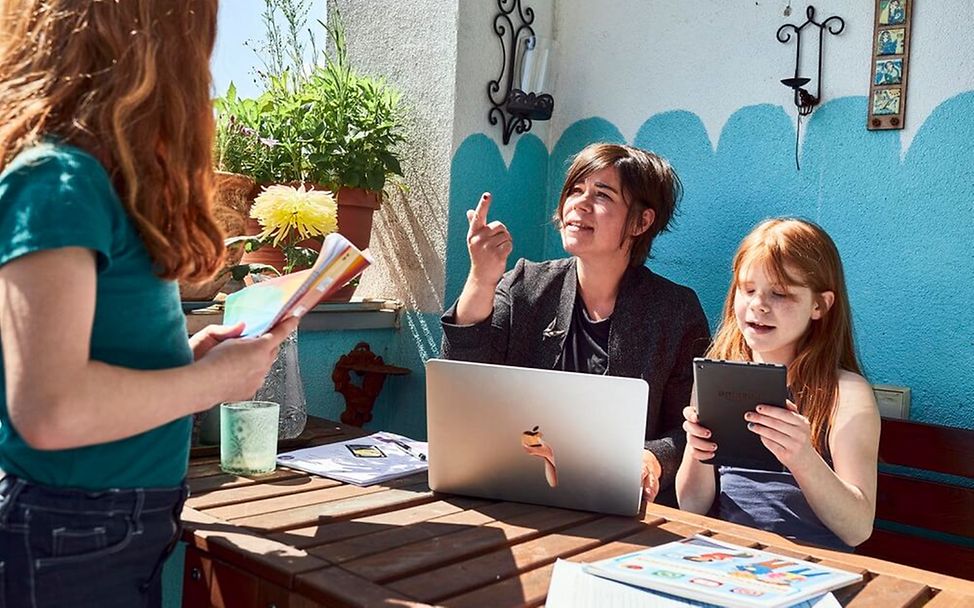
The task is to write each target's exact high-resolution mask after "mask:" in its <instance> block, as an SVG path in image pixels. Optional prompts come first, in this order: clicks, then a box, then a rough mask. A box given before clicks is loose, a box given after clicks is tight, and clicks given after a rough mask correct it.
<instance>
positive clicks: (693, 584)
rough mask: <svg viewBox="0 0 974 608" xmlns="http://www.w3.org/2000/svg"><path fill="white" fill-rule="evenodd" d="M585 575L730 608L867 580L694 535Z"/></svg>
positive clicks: (788, 601) (783, 602)
mask: <svg viewBox="0 0 974 608" xmlns="http://www.w3.org/2000/svg"><path fill="white" fill-rule="evenodd" d="M585 571H586V572H588V573H590V574H594V575H596V576H601V577H603V578H608V579H612V580H616V581H619V582H623V583H628V584H630V585H635V586H637V587H643V588H645V589H652V590H655V591H660V592H662V593H668V594H670V595H675V596H678V597H685V598H690V599H694V600H699V601H702V602H707V603H711V604H717V605H719V606H728V607H730V608H783V607H785V606H794V605H795V604H798V603H800V602H802V601H804V600H807V599H809V598H813V597H816V596H819V595H822V594H823V593H825V592H827V591H830V590H832V589H836V588H838V587H843V586H845V585H849V584H851V583H855V582H859V581H861V580H862V576H861V575H859V574H856V573H853V572H845V571H842V570H836V569H835V568H828V567H826V566H822V565H820V564H816V563H812V562H809V561H804V560H800V559H795V558H790V557H782V556H780V555H775V554H774V553H769V552H767V551H759V550H757V549H749V548H746V547H739V546H737V545H732V544H730V543H723V542H719V541H716V540H714V539H711V538H707V537H705V536H694V537H692V538H687V539H684V540H681V541H675V542H671V543H667V544H665V545H660V546H658V547H652V548H649V549H644V550H641V551H636V552H633V553H627V554H626V555H620V556H618V557H614V558H611V559H607V560H603V561H600V562H595V563H593V564H588V565H587V566H586V567H585Z"/></svg>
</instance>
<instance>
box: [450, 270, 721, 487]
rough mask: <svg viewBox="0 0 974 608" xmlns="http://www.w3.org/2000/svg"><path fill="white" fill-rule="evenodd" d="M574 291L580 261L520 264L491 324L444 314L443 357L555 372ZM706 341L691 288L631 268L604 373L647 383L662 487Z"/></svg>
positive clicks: (679, 452)
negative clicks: (695, 362)
mask: <svg viewBox="0 0 974 608" xmlns="http://www.w3.org/2000/svg"><path fill="white" fill-rule="evenodd" d="M577 286H578V277H577V274H576V269H575V258H567V259H561V260H552V261H547V262H541V263H535V262H528V261H526V260H524V259H520V260H518V262H517V264H516V265H515V266H514V269H513V270H511V271H509V272H507V273H506V274H505V275H504V277H503V278H502V279H501V281H500V283H499V284H498V285H497V290H496V291H495V293H494V312H493V314H492V316H491V318H490V319H485V320H484V321H482V322H480V323H476V324H474V325H457V324H456V323H455V319H456V304H454V305H453V306H452V307H450V309H449V310H447V311H446V312H445V313H444V314H443V317H442V323H443V351H442V356H443V357H444V358H446V359H459V360H463V361H478V362H481V363H501V364H506V365H515V366H519V367H534V368H541V369H554V367H555V362H556V361H557V359H558V356H559V355H560V354H561V352H562V349H563V347H564V340H565V336H566V335H567V333H568V327H569V324H570V323H571V318H572V310H573V308H574V305H575V292H576V289H577ZM709 343H710V331H709V328H708V325H707V318H706V316H704V313H703V308H702V307H701V306H700V301H699V300H698V299H697V294H696V293H694V291H693V290H692V289H690V288H688V287H684V286H682V285H677V284H676V283H674V282H672V281H669V280H667V279H664V278H663V277H661V276H659V275H657V274H655V273H653V272H652V271H650V270H649V269H648V268H646V267H645V266H638V267H635V266H631V267H629V269H628V270H626V273H625V274H624V275H623V277H622V282H621V284H620V286H619V295H618V297H617V299H616V305H615V310H614V311H613V313H612V325H611V327H610V331H609V367H608V370H607V371H606V373H607V374H609V375H611V376H627V377H631V378H642V379H643V380H645V381H646V382H647V383H648V384H649V404H648V411H647V417H646V440H647V441H646V449H648V450H650V451H651V452H653V453H654V454H655V455H656V457H657V458H659V461H660V464H661V465H662V467H663V475H662V477H661V479H660V482H661V484H660V485H661V488H668V487H669V486H670V485H671V484H672V483H673V480H674V478H675V477H676V470H677V468H678V467H679V466H680V460H681V458H682V456H683V448H684V446H685V444H686V434H685V433H684V431H683V429H682V425H683V408H684V407H686V406H687V405H688V404H689V403H690V391H691V389H692V387H693V369H692V360H693V358H694V357H698V356H700V355H701V354H702V353H703V352H704V350H706V348H707V345H708V344H709Z"/></svg>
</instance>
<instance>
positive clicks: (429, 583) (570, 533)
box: [387, 517, 644, 603]
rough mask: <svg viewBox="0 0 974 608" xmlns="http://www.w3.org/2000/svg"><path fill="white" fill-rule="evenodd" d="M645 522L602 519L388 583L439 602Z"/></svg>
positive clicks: (589, 546)
mask: <svg viewBox="0 0 974 608" xmlns="http://www.w3.org/2000/svg"><path fill="white" fill-rule="evenodd" d="M643 527H644V524H643V523H642V522H639V521H636V520H634V519H632V518H625V517H602V518H599V519H596V520H594V521H589V522H585V523H583V524H581V525H579V526H573V527H571V528H566V529H564V530H561V531H559V532H556V533H554V534H547V535H545V536H543V537H541V538H535V539H532V540H528V541H525V542H523V543H518V544H516V545H513V546H510V547H504V548H503V549H499V550H496V551H492V552H491V553H487V554H486V555H482V556H480V557H477V558H475V559H468V560H465V561H462V562H460V563H456V564H450V565H448V566H443V567H441V568H436V569H432V570H425V571H424V572H422V573H420V574H417V575H415V576H411V577H409V578H405V579H401V580H398V581H394V582H391V583H389V584H388V585H387V586H388V587H389V588H390V589H395V590H396V591H399V592H401V593H403V594H404V595H408V596H410V597H414V598H417V599H419V600H421V601H424V602H430V603H433V602H436V601H439V600H442V599H444V598H447V597H450V596H451V595H457V594H460V593H463V592H465V591H468V590H470V589H475V588H477V587H483V586H484V585H488V584H490V583H491V582H493V581H495V580H497V579H498V578H506V577H510V576H514V575H516V574H518V573H520V572H523V571H525V570H530V569H532V568H537V567H539V566H544V565H547V564H550V563H553V562H554V561H555V559H557V558H559V557H568V556H571V555H575V554H576V553H581V552H582V551H585V550H587V549H592V548H594V547H597V546H599V545H601V544H603V543H607V542H611V541H613V540H616V539H618V538H621V537H623V536H626V535H628V534H632V533H634V532H636V531H638V530H639V529H640V528H643Z"/></svg>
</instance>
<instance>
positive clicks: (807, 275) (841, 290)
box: [707, 219, 862, 453]
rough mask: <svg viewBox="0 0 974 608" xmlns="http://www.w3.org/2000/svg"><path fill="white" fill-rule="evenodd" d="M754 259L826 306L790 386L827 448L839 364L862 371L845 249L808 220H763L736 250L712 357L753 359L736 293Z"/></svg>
mask: <svg viewBox="0 0 974 608" xmlns="http://www.w3.org/2000/svg"><path fill="white" fill-rule="evenodd" d="M754 264H761V265H763V266H764V268H765V270H766V272H767V273H768V275H769V276H770V277H771V279H772V280H773V281H774V282H775V283H778V284H780V285H782V286H803V287H808V288H809V289H811V291H812V295H813V297H815V298H817V299H818V301H819V304H820V306H821V307H822V310H823V311H824V312H823V313H822V316H821V318H819V319H816V320H812V321H811V324H810V325H809V328H808V331H806V332H805V335H804V336H802V338H801V340H800V342H799V344H798V348H797V355H796V357H795V359H794V361H792V362H791V364H790V365H789V366H788V386H789V387H790V388H791V391H792V394H793V395H794V398H795V402H796V403H797V404H798V407H799V408H800V409H801V413H802V414H803V415H805V416H806V417H807V418H808V419H809V422H810V424H811V430H812V442H813V445H815V446H816V447H817V448H818V450H819V451H820V452H823V453H824V452H825V451H826V450H827V442H826V439H827V437H828V433H829V429H830V427H831V422H832V415H833V413H834V411H835V405H836V401H837V398H838V393H839V370H840V369H844V370H848V371H850V372H854V373H857V374H861V373H862V372H861V370H860V366H859V361H858V359H857V358H856V352H855V345H854V343H853V338H852V317H851V313H850V309H849V298H848V295H847V292H846V286H845V278H844V275H843V272H842V261H841V260H840V259H839V250H838V249H837V248H836V246H835V243H834V242H833V241H832V239H831V237H829V235H828V234H826V232H825V231H824V230H822V228H821V227H819V226H818V225H816V224H814V223H812V222H810V221H807V220H800V219H771V220H767V221H765V222H762V223H761V224H759V225H758V226H757V227H756V228H755V229H754V230H753V231H751V233H750V234H749V235H747V237H745V239H744V241H743V242H742V243H741V246H740V247H739V248H738V250H737V253H736V254H735V255H734V265H733V272H734V274H733V279H732V280H731V286H730V289H729V290H728V291H727V299H726V301H725V302H724V312H723V318H722V319H721V324H720V328H719V329H718V330H717V335H716V336H715V338H714V342H713V344H712V345H711V347H710V349H709V350H708V351H707V357H710V358H714V359H728V360H735V361H751V360H752V359H753V353H752V352H751V349H750V348H749V347H748V345H747V342H745V340H744V335H743V334H742V333H741V329H740V327H739V326H738V324H737V318H736V316H735V314H734V295H735V293H736V292H737V287H738V282H739V281H740V280H741V277H742V276H743V275H744V274H746V272H747V269H748V268H749V267H751V266H752V265H754ZM789 270H791V271H792V273H789ZM826 291H831V292H832V293H833V294H834V301H833V303H832V306H831V307H828V308H827V307H826V306H825V303H824V301H823V299H822V295H821V294H822V293H823V292H826Z"/></svg>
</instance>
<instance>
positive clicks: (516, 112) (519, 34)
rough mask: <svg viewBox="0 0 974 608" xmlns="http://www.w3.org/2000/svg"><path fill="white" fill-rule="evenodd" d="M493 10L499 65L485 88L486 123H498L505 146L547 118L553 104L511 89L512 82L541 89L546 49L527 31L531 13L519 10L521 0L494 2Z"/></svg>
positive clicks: (543, 97)
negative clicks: (488, 102)
mask: <svg viewBox="0 0 974 608" xmlns="http://www.w3.org/2000/svg"><path fill="white" fill-rule="evenodd" d="M497 7H498V9H500V12H499V13H498V14H497V15H496V16H495V17H494V33H495V34H497V37H498V38H499V39H500V43H501V51H502V53H503V54H502V58H503V62H502V64H501V73H500V75H498V77H497V79H496V80H491V81H490V82H489V83H488V84H487V98H488V99H489V100H490V105H491V108H490V110H489V111H488V112H487V120H488V121H489V122H490V124H492V125H496V124H497V123H498V122H500V124H501V130H502V132H503V141H504V144H505V145H506V144H508V143H510V141H511V135H512V134H513V133H519V134H520V133H526V132H528V131H530V130H531V126H532V124H533V121H535V120H548V119H549V118H551V112H552V110H553V109H554V106H555V100H554V98H553V97H552V96H551V95H549V94H547V93H543V92H541V91H530V90H529V91H525V90H523V89H522V88H519V87H518V86H515V80H518V84H519V85H521V86H522V87H523V86H525V83H527V82H531V81H532V80H533V81H535V82H537V83H538V84H539V85H541V86H543V85H544V80H545V76H546V70H547V63H548V57H547V53H548V50H549V49H545V48H542V47H543V44H542V43H541V39H539V38H538V36H536V35H535V33H534V29H533V28H532V27H531V24H532V23H534V11H533V10H532V9H531V8H530V7H528V8H523V9H522V7H521V0H513V1H512V0H497ZM515 20H516V21H517V26H516V27H515ZM534 59H537V61H535V60H534ZM515 67H517V72H516V71H515Z"/></svg>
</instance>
